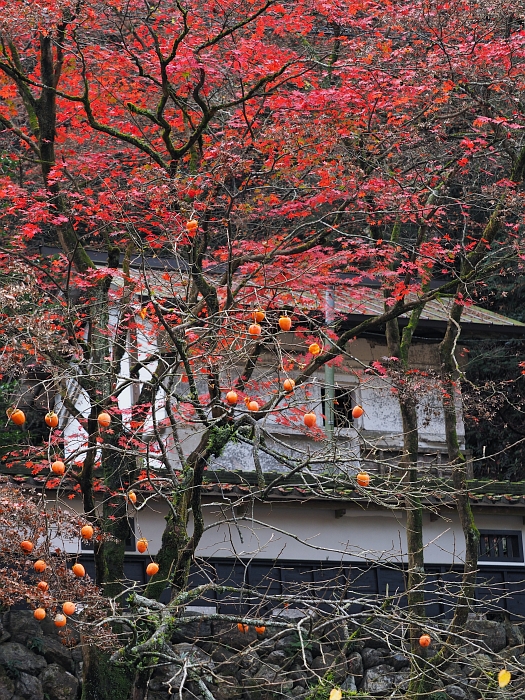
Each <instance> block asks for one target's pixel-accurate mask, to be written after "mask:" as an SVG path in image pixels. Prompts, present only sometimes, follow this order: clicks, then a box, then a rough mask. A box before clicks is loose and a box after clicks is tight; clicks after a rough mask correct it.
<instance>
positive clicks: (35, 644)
mask: <svg viewBox="0 0 525 700" xmlns="http://www.w3.org/2000/svg"><path fill="white" fill-rule="evenodd" d="M26 647H27V648H28V649H29V650H30V651H34V652H35V653H36V654H40V655H42V654H43V653H44V640H43V639H42V637H32V638H31V639H28V640H27V642H26Z"/></svg>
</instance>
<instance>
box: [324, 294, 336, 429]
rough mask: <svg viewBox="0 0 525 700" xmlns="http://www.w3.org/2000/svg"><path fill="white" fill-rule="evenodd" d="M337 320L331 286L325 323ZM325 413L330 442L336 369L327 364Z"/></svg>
mask: <svg viewBox="0 0 525 700" xmlns="http://www.w3.org/2000/svg"><path fill="white" fill-rule="evenodd" d="M334 320H335V287H329V288H328V289H327V290H326V292H325V323H326V325H327V326H328V328H331V326H332V324H333V322H334ZM324 382H325V388H324V415H325V431H326V437H327V438H328V440H329V441H330V442H332V440H333V439H334V401H335V370H334V368H333V367H329V366H328V365H327V364H326V365H325V366H324Z"/></svg>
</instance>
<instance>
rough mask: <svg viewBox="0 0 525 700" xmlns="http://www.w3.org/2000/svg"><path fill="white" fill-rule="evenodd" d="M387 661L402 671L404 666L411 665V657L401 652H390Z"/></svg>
mask: <svg viewBox="0 0 525 700" xmlns="http://www.w3.org/2000/svg"><path fill="white" fill-rule="evenodd" d="M387 661H388V664H389V665H390V666H393V667H394V668H395V669H396V671H401V669H402V668H408V667H409V666H410V659H409V658H408V657H407V656H405V655H404V654H401V653H395V654H390V656H389V657H388V659H387Z"/></svg>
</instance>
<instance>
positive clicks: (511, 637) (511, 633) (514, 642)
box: [505, 620, 525, 647]
mask: <svg viewBox="0 0 525 700" xmlns="http://www.w3.org/2000/svg"><path fill="white" fill-rule="evenodd" d="M505 634H506V635H507V646H509V647H519V646H523V645H524V644H525V639H524V637H523V630H522V629H521V627H519V625H513V624H511V623H510V622H509V620H505Z"/></svg>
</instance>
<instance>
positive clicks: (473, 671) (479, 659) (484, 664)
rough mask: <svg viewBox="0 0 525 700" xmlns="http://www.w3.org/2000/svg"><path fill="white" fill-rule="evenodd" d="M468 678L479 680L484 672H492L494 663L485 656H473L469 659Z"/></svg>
mask: <svg viewBox="0 0 525 700" xmlns="http://www.w3.org/2000/svg"><path fill="white" fill-rule="evenodd" d="M468 663H469V667H470V668H469V676H470V677H471V678H479V676H481V675H482V674H483V673H484V672H485V671H489V672H490V671H493V670H494V661H493V660H492V659H491V658H490V656H487V654H475V655H474V656H471V657H470V658H469V662H468Z"/></svg>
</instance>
